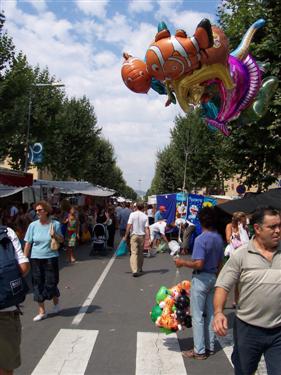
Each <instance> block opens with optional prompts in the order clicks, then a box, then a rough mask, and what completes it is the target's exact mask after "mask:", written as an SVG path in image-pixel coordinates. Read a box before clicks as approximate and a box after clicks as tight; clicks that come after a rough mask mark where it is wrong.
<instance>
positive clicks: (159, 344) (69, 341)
mask: <svg viewBox="0 0 281 375" xmlns="http://www.w3.org/2000/svg"><path fill="white" fill-rule="evenodd" d="M98 334H99V331H97V330H81V329H61V330H60V331H59V332H58V334H57V336H56V337H55V338H54V340H53V341H52V343H51V344H50V346H49V348H48V349H47V350H46V352H45V354H44V355H43V357H42V358H41V360H40V361H39V363H38V365H37V366H36V368H35V369H34V370H33V372H32V374H31V375H46V374H48V375H84V374H85V371H86V368H87V365H88V362H89V360H90V357H91V354H92V351H93V348H94V345H95V343H96V339H97V336H98ZM217 340H218V342H219V344H220V346H221V347H222V349H223V351H224V353H225V355H226V357H227V359H228V360H229V362H230V364H231V365H232V362H231V354H232V349H233V333H232V330H229V331H228V334H227V336H225V337H217ZM136 349H137V350H136V372H135V375H170V374H172V373H173V371H174V369H175V368H176V369H177V375H187V371H186V368H185V364H184V360H183V357H182V354H181V349H180V346H179V342H178V338H177V335H176V334H175V333H173V334H170V335H165V334H164V333H160V332H159V333H155V332H137V343H136ZM256 375H267V371H266V366H265V362H264V358H262V360H261V362H260V364H259V368H258V370H257V372H256Z"/></svg>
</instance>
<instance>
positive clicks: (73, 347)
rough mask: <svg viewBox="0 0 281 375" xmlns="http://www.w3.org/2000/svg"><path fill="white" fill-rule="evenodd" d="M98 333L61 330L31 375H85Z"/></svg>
mask: <svg viewBox="0 0 281 375" xmlns="http://www.w3.org/2000/svg"><path fill="white" fill-rule="evenodd" d="M98 332H99V331H94V330H81V329H61V330H60V331H59V332H58V334H57V336H56V337H55V338H54V340H53V342H52V343H51V345H50V346H49V348H48V349H47V351H46V352H45V354H44V355H43V357H42V358H41V360H40V362H39V363H38V365H37V366H36V367H35V369H34V371H33V372H32V374H31V375H46V374H48V375H74V374H75V375H83V374H84V373H85V370H86V367H87V365H88V362H89V359H90V356H91V353H92V350H93V347H94V345H95V342H96V339H97V336H98Z"/></svg>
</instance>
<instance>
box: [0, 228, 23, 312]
mask: <svg viewBox="0 0 281 375" xmlns="http://www.w3.org/2000/svg"><path fill="white" fill-rule="evenodd" d="M7 232H8V231H7V227H5V226H0V309H4V308H7V307H11V306H17V305H19V304H20V303H22V302H23V301H24V300H25V296H26V293H27V292H28V286H27V284H26V282H25V280H24V278H23V276H22V275H21V272H20V270H19V265H18V262H17V259H16V257H15V249H14V246H13V243H12V241H11V240H10V238H9V237H8V234H7Z"/></svg>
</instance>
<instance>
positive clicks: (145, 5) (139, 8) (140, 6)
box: [129, 0, 153, 13]
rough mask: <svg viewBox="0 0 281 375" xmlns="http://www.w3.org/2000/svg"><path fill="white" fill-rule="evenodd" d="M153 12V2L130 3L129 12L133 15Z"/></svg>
mask: <svg viewBox="0 0 281 375" xmlns="http://www.w3.org/2000/svg"><path fill="white" fill-rule="evenodd" d="M152 10H153V3H152V1H151V0H132V1H130V3H129V11H130V12H132V13H141V12H151V11H152Z"/></svg>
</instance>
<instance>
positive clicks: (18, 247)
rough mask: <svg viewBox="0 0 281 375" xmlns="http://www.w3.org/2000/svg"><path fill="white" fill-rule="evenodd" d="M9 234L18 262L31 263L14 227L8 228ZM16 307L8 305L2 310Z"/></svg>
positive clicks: (12, 309) (10, 309) (11, 309)
mask: <svg viewBox="0 0 281 375" xmlns="http://www.w3.org/2000/svg"><path fill="white" fill-rule="evenodd" d="M7 235H8V237H9V238H10V240H11V241H12V244H13V246H14V249H15V257H16V260H17V261H18V264H22V263H29V260H28V258H27V257H26V256H24V254H23V252H22V248H21V244H20V241H19V239H18V236H17V235H16V233H15V232H14V231H13V229H11V228H7ZM16 309H17V307H16V306H10V307H6V308H5V309H1V310H0V312H1V311H14V310H16Z"/></svg>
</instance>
